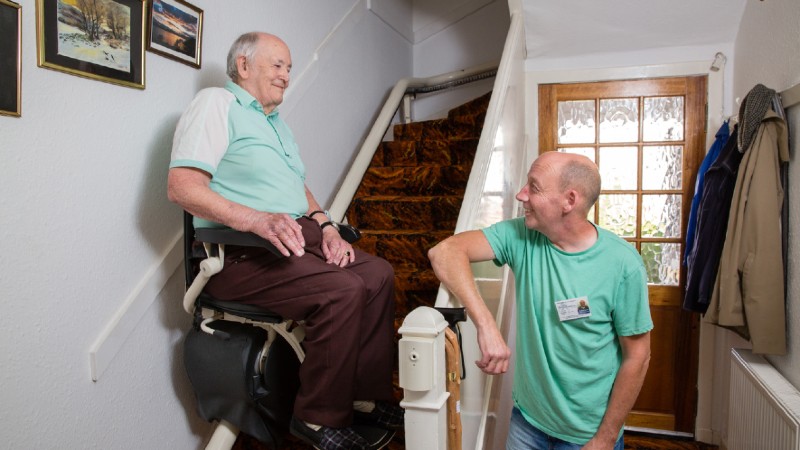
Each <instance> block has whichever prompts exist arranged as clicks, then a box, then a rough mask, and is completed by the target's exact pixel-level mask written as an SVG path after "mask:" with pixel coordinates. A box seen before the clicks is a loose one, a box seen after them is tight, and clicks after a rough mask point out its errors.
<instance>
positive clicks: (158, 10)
mask: <svg viewBox="0 0 800 450" xmlns="http://www.w3.org/2000/svg"><path fill="white" fill-rule="evenodd" d="M149 5H150V7H149V17H148V33H147V34H148V39H147V49H148V50H149V51H151V52H153V53H156V54H158V55H161V56H164V57H167V58H170V59H174V60H175V61H178V62H182V63H184V64H186V65H188V66H191V67H194V68H195V69H199V68H200V65H201V60H202V54H203V10H202V9H200V8H198V7H196V6H194V5H192V4H190V3H188V2H186V1H183V0H149Z"/></svg>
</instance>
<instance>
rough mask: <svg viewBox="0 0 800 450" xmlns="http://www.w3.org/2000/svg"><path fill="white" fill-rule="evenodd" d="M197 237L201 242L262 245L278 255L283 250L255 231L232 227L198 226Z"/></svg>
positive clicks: (249, 245) (243, 245)
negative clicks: (238, 229) (279, 249)
mask: <svg viewBox="0 0 800 450" xmlns="http://www.w3.org/2000/svg"><path fill="white" fill-rule="evenodd" d="M194 233H195V239H197V240H198V241H200V242H206V243H209V244H223V245H238V246H242V247H262V248H266V249H267V250H269V251H270V252H272V253H274V254H275V255H277V256H283V255H281V252H279V251H278V249H277V248H275V246H274V245H273V244H272V242H270V241H268V240H266V239H264V238H262V237H261V236H259V235H257V234H255V233H247V232H243V231H236V230H232V229H230V228H196V229H195V230H194Z"/></svg>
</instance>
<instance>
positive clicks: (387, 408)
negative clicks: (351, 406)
mask: <svg viewBox="0 0 800 450" xmlns="http://www.w3.org/2000/svg"><path fill="white" fill-rule="evenodd" d="M405 412H406V411H405V410H404V409H403V408H401V407H399V406H397V405H393V404H391V403H386V402H375V408H374V409H373V410H372V411H370V412H368V413H365V412H361V411H353V421H354V422H355V423H358V424H369V425H375V426H378V427H381V428H386V429H389V430H402V429H403V427H404V426H405Z"/></svg>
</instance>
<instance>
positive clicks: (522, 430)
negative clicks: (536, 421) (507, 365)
mask: <svg viewBox="0 0 800 450" xmlns="http://www.w3.org/2000/svg"><path fill="white" fill-rule="evenodd" d="M581 447H583V445H580V444H573V443H572V442H567V441H562V440H561V439H558V438H555V437H553V436H550V435H548V434H545V433H544V432H542V431H541V430H539V429H538V428H536V427H534V426H533V425H531V424H530V423H529V422H528V421H527V420H525V418H524V417H522V413H521V412H520V411H519V409H517V408H516V407H514V409H513V410H512V411H511V425H510V426H509V427H508V439H507V440H506V450H580V448H581ZM624 447H625V446H624V445H623V443H622V437H620V438H619V440H618V441H617V443H616V444H615V445H614V450H623V449H624Z"/></svg>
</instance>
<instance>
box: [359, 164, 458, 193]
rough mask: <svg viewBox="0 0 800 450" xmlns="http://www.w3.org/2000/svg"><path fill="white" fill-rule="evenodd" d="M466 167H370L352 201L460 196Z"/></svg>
mask: <svg viewBox="0 0 800 450" xmlns="http://www.w3.org/2000/svg"><path fill="white" fill-rule="evenodd" d="M469 169H470V168H468V167H465V166H462V165H458V166H423V167H372V168H369V169H367V172H366V173H365V174H364V178H363V179H362V181H361V185H360V186H359V187H358V190H357V191H356V194H355V197H363V196H370V195H463V193H464V190H465V189H466V186H467V179H468V178H469Z"/></svg>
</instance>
